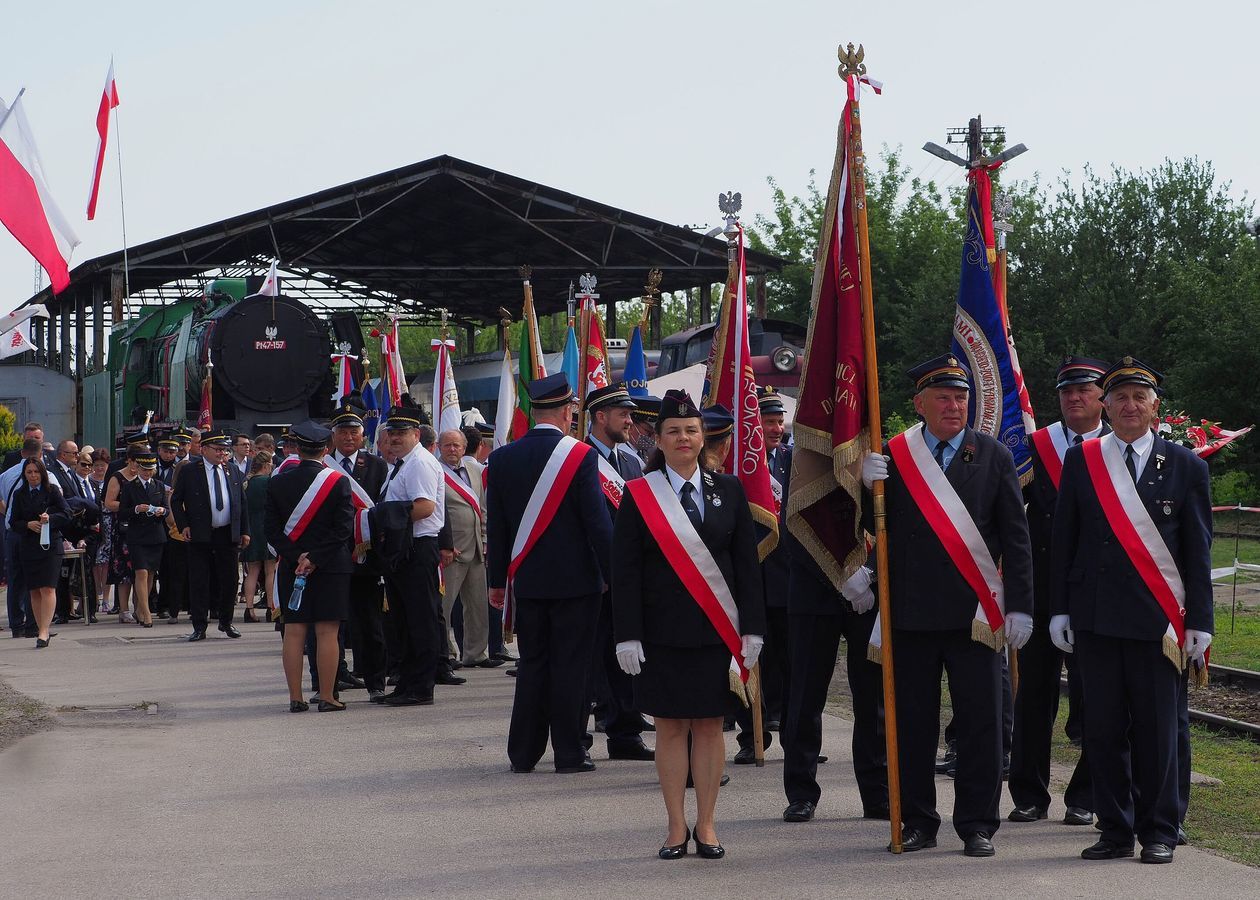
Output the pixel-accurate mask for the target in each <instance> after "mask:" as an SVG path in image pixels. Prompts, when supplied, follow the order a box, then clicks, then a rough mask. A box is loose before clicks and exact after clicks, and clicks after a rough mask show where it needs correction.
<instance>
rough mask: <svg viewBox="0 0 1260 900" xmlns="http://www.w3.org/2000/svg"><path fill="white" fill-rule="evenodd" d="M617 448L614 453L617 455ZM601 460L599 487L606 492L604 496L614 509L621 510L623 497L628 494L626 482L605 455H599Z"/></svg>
mask: <svg viewBox="0 0 1260 900" xmlns="http://www.w3.org/2000/svg"><path fill="white" fill-rule="evenodd" d="M616 452H617V450H616V448H614V449H613V453H616ZM597 457H598V459H599V487H600V490H602V491H603V492H604V496H605V497H606V498H607V499H608V502H609V503H611V504H612V505H613V509H621V495H622V494H624V493H625V492H626V480H625V479H624V478H622V477H621V475H619V474H618V473H617V470H616V469H614V468H613V467H612V463H610V462H609V461H608V460H607V459H606V458H605V457H604V454H602V453H598V454H597Z"/></svg>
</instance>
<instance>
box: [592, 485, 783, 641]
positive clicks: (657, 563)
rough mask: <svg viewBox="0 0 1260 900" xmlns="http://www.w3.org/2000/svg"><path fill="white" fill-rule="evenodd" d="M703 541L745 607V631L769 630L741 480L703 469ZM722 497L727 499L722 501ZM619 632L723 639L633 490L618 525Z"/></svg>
mask: <svg viewBox="0 0 1260 900" xmlns="http://www.w3.org/2000/svg"><path fill="white" fill-rule="evenodd" d="M701 479H702V481H703V484H704V521H703V526H704V527H703V528H701V529H700V537H701V539H703V541H704V543H705V546H706V547H708V548H709V552H710V553H712V554H713V559H714V561H715V562H717V565H718V568H719V569H721V570H722V577H723V578H725V579H726V584H727V586H728V587H729V588H730V590H731V594H732V595H733V596H734V598H735V605H736V607H737V608H738V609H739V630H740V634H760V635H764V634H765V633H766V612H765V606H764V601H763V598H762V589H761V572H760V567H759V565H758V563H757V537H756V533H755V531H754V529H753V519H752V513H751V512H749V510H748V498H747V497H746V496H745V494H744V488H743V486H742V485H740V483H739V479H738V478H736V477H735V476H733V475H717V474H714V473H712V472H709V471H703V472H702V474H701ZM714 498H720V499H721V502H720V503H717V502H715V500H714ZM612 596H613V630H614V633H615V634H616V638H617V640H618V641H645V642H648V643H653V644H666V645H668V646H673V647H704V646H708V645H712V644H720V643H722V639H721V638H720V637H719V636H718V633H717V630H716V629H715V628H714V627H713V624H712V623H711V622H710V621H709V618H708V616H706V615H705V614H704V611H703V610H701V609H700V604H698V603H696V601H695V599H694V598H692V596H691V594H690V593H689V592H688V591H687V589H686V588H685V587H684V586H683V583H682V580H681V579H680V578H679V577H678V575H677V573H676V572H675V571H674V568H673V566H671V565H670V564H669V563H668V562H667V561H666V559H665V554H664V553H662V552H661V548H660V545H659V544H657V542H656V539H655V538H654V537H652V535H651V534H650V533H649V532H648V528H647V524H646V523H645V522H644V521H643V515H642V514H641V513H640V512H639V508H638V506H637V505H636V504H635V502H634V498H633V497H631V496H630V492H629V491H627V492H626V494H625V496H624V497H623V498H622V500H621V509H619V510H618V511H617V524H616V526H615V527H614V529H613V595H612Z"/></svg>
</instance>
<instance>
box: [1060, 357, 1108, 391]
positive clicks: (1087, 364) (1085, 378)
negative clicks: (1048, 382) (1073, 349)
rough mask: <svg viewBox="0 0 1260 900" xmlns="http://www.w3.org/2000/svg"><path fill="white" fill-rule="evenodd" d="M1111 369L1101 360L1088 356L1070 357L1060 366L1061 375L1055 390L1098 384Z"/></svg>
mask: <svg viewBox="0 0 1260 900" xmlns="http://www.w3.org/2000/svg"><path fill="white" fill-rule="evenodd" d="M1109 368H1111V366H1109V365H1108V364H1107V363H1105V362H1103V361H1102V360H1101V359H1093V358H1091V357H1088V356H1069V357H1067V358H1066V359H1064V360H1063V365H1061V366H1059V374H1058V375H1057V376H1055V384H1054V389H1055V390H1056V391H1059V390H1062V389H1063V388H1065V387H1068V386H1069V385H1073V384H1096V383H1097V382H1098V380H1099V379H1100V378H1102V377H1103V375H1105V374H1107V370H1108V369H1109Z"/></svg>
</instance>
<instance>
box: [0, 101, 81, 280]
mask: <svg viewBox="0 0 1260 900" xmlns="http://www.w3.org/2000/svg"><path fill="white" fill-rule="evenodd" d="M0 222H3V223H4V227H5V228H7V229H9V231H10V232H11V233H12V234H13V236H14V237H15V238H17V239H18V243H20V244H21V245H22V246H23V247H25V248H26V249H27V252H29V253H30V254H31V256H33V257H35V260H36V261H37V262H38V263H39V264H40V265H41V266H43V267H44V271H45V272H47V273H48V280H49V281H50V282H51V283H52V291H53V293H54V294H58V293H60V292H61V291H64V290H65V289H66V287H67V286H68V285H69V284H70V254H71V252H72V251H73V250H74V248H75V247H77V246H78V245H79V239H78V237H77V236H76V235H75V233H74V230H73V229H72V228H71V227H70V223H69V222H67V221H66V217H65V216H63V215H62V214H61V210H59V209H58V208H57V204H55V203H54V202H53V199H52V193H51V192H50V191H49V190H48V183H47V182H46V181H45V179H44V167H43V165H42V164H41V163H40V160H39V150H38V149H37V148H36V146H35V139H34V137H33V136H32V134H31V125H30V123H29V122H28V121H27V120H26V113H25V112H24V111H23V109H22V95H21V94H18V97H17V99H16V100H14V101H13V106H12V107H6V106H5V105H4V103H3V102H0Z"/></svg>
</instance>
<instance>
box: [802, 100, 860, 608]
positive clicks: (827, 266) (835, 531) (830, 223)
mask: <svg viewBox="0 0 1260 900" xmlns="http://www.w3.org/2000/svg"><path fill="white" fill-rule="evenodd" d="M846 81H847V82H848V95H847V99H846V101H845V106H844V111H843V112H842V113H841V116H840V126H839V129H838V134H837V136H836V157H835V162H834V164H833V165H832V169H831V181H830V184H829V186H828V188H827V206H826V212H825V214H824V216H823V225H822V232H821V234H820V235H819V237H818V254H817V260H816V262H815V264H814V283H813V290H812V296H811V298H810V319H809V334H808V337H807V339H806V342H805V359H804V362H803V363H802V366H801V383H800V390H799V393H798V395H797V406H796V416H795V419H794V420H793V424H792V433H793V436H794V439H795V441H796V446H795V450H794V451H793V453H792V479H791V484H790V487H789V491H788V497H787V527H788V529H789V530H790V531H791V532H792V534H793V536H795V537H796V539H797V540H798V541H800V542H801V546H802V547H804V548H805V550H806V551H808V553H809V555H810V556H811V557H813V559H814V561H815V562H816V563H817V564H818V567H819V568H820V569H821V570H822V571H823V572H824V573H825V574H826V575H827V577H828V578H829V579H830V580H831V583H832V584H833V585H834V586H835V588H836V590H839V589H840V588H841V586H843V585H844V583H845V582H846V581H847V580H848V579H849V576H851V575H852V574H853V573H854V572H855V571H856V570H857V567H858V566H860V565H861V564H862V563H863V562H864V561H865V560H866V545H865V542H864V541H863V539H862V525H861V521H862V482H861V467H862V459H863V458H864V457H865V456H866V454H867V453H868V452H869V451H870V431H869V428H868V425H867V418H868V415H867V405H866V396H867V394H866V378H867V372H866V355H865V352H864V350H863V344H862V291H861V282H860V278H861V271H860V268H859V265H858V236H857V227H856V223H855V210H854V197H853V190H854V189H853V183H852V172H851V168H852V165H851V160H850V152H849V149H850V143H851V141H852V138H853V135H852V119H853V116H852V108H853V102H854V92H855V90H856V86H855V85H854V84H853V79H852V78H850V79H846ZM871 377H876V376H875V374H874V373H871Z"/></svg>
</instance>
